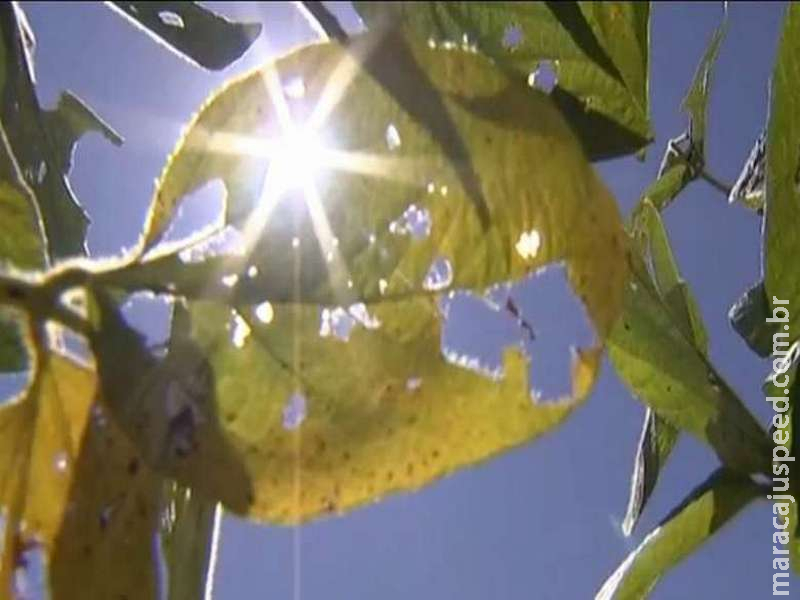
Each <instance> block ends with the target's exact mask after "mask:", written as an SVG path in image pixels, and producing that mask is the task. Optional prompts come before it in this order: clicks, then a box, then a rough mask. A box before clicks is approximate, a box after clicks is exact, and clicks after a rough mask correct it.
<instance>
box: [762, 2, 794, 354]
mask: <svg viewBox="0 0 800 600" xmlns="http://www.w3.org/2000/svg"><path fill="white" fill-rule="evenodd" d="M799 82H800V6H797V5H795V4H790V5H789V6H787V8H786V17H785V20H784V25H783V33H782V34H781V40H780V44H779V46H778V57H777V60H776V63H775V68H774V71H773V75H772V88H771V93H770V109H769V123H768V126H767V142H766V146H767V168H766V189H767V205H766V215H765V223H764V286H765V289H766V293H767V299H768V300H769V301H770V304H772V305H773V306H774V305H775V304H774V303H775V302H776V300H775V299H776V298H777V299H778V300H781V301H788V302H789V304H788V306H789V307H790V308H791V307H795V306H798V304H800V272H798V270H797V269H796V268H795V257H797V255H798V252H800V237H798V235H797V231H798V228H800V211H798V210H797V205H798V202H800V191H798V181H799V180H800V179H799V178H798V175H799V174H800V171H798V165H800V146H798V144H797V140H798V139H800V98H798V97H797V94H796V90H797V86H798V83H799ZM786 331H788V333H789V339H790V340H795V339H797V337H798V335H800V311H797V310H790V311H789V322H788V324H787V329H786Z"/></svg>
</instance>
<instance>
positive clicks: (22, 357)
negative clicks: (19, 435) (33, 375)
mask: <svg viewBox="0 0 800 600" xmlns="http://www.w3.org/2000/svg"><path fill="white" fill-rule="evenodd" d="M0 48H2V44H0ZM0 223H3V227H4V228H5V230H6V232H7V233H6V235H4V236H3V237H2V239H0V270H2V269H7V268H9V267H11V268H13V267H16V268H19V269H37V268H41V267H42V266H44V264H45V253H44V243H43V239H42V234H41V227H40V222H39V215H38V213H37V211H36V205H35V203H34V200H33V194H32V193H31V190H30V189H29V188H28V187H27V186H26V185H25V182H24V181H23V180H22V176H21V174H20V172H19V168H18V166H17V163H16V160H15V159H14V155H13V154H12V153H11V149H10V147H9V145H8V140H7V138H6V136H5V131H4V130H3V129H2V126H1V125H0ZM18 317H19V315H14V314H12V313H11V312H10V311H9V310H8V309H5V308H0V373H5V372H9V371H24V370H25V369H26V367H27V362H28V361H27V352H26V350H25V344H24V343H23V342H22V339H21V337H20V333H19V330H18V325H19V322H18Z"/></svg>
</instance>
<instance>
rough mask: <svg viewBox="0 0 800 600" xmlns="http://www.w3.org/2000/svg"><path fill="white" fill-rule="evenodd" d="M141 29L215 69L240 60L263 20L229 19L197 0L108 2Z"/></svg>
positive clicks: (194, 61)
mask: <svg viewBox="0 0 800 600" xmlns="http://www.w3.org/2000/svg"><path fill="white" fill-rule="evenodd" d="M106 5H107V6H109V7H110V8H113V9H114V10H115V11H116V12H117V13H119V14H120V15H123V16H124V17H126V18H127V20H129V21H130V22H131V23H133V24H134V25H136V26H137V27H138V28H140V29H141V30H142V31H145V32H146V33H148V34H149V35H150V36H152V37H153V38H154V39H155V40H157V41H159V42H161V43H162V44H164V45H165V46H166V47H167V48H169V49H170V50H172V51H173V52H175V53H176V54H177V55H178V56H181V57H183V58H185V59H186V60H188V61H189V62H191V63H193V64H195V65H197V66H200V67H203V68H206V69H210V70H213V71H218V70H220V69H224V68H225V67H227V66H229V65H230V64H232V63H234V62H236V61H237V60H239V58H240V57H241V56H242V55H243V54H244V53H245V52H247V49H248V48H250V46H251V45H252V44H253V42H254V41H255V40H256V38H257V37H258V36H259V35H261V23H236V22H232V21H229V20H228V19H226V18H225V17H222V16H220V15H218V14H216V13H214V12H212V11H210V10H208V9H207V8H203V7H202V6H200V5H199V4H198V3H196V2H107V3H106Z"/></svg>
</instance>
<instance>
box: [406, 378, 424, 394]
mask: <svg viewBox="0 0 800 600" xmlns="http://www.w3.org/2000/svg"><path fill="white" fill-rule="evenodd" d="M421 387H422V378H421V377H410V378H409V379H408V380H407V381H406V390H407V391H409V392H416V391H417V390H418V389H419V388H421Z"/></svg>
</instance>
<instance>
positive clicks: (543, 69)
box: [528, 60, 558, 94]
mask: <svg viewBox="0 0 800 600" xmlns="http://www.w3.org/2000/svg"><path fill="white" fill-rule="evenodd" d="M557 84H558V75H557V74H556V71H555V66H554V65H553V63H552V62H551V61H549V60H543V61H541V62H540V63H539V64H538V65H537V66H536V70H535V71H532V72H531V74H530V75H528V85H529V86H531V87H532V88H535V89H537V90H540V91H542V92H544V93H546V94H549V93H550V92H552V91H553V88H554V87H556V85H557Z"/></svg>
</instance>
